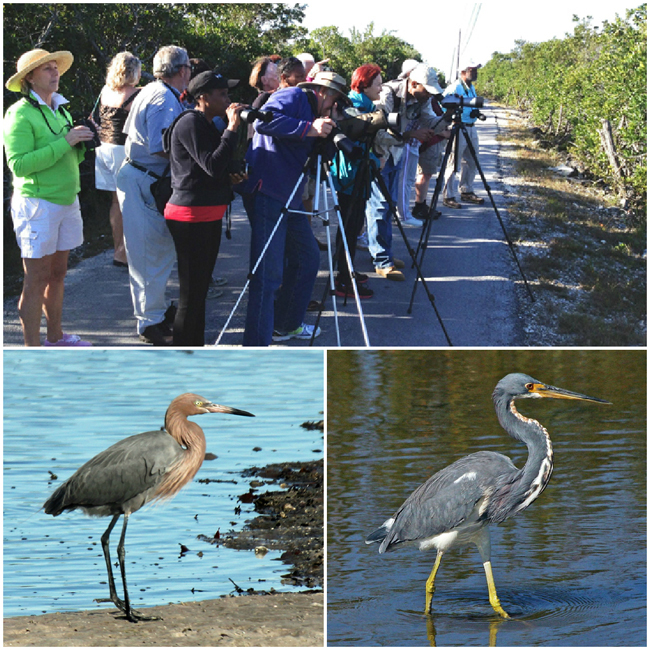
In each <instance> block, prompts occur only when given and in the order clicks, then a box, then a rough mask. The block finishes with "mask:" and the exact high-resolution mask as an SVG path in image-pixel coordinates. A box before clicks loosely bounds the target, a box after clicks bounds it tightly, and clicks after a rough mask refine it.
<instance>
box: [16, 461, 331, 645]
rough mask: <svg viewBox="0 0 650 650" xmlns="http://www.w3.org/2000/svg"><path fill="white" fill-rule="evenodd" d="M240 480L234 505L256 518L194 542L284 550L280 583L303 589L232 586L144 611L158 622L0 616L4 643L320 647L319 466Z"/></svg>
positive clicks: (105, 615)
mask: <svg viewBox="0 0 650 650" xmlns="http://www.w3.org/2000/svg"><path fill="white" fill-rule="evenodd" d="M243 476H244V477H246V478H250V479H251V480H250V482H249V491H248V492H246V493H244V494H241V495H239V501H240V502H241V503H246V504H251V503H252V504H253V505H254V508H255V512H256V513H257V516H255V517H254V518H252V519H251V520H249V521H247V522H246V525H245V526H244V528H243V529H242V530H241V531H237V532H229V533H227V534H223V533H217V534H215V536H214V537H208V536H205V535H200V536H199V537H200V538H201V539H202V540H203V541H206V542H208V543H212V544H224V545H226V546H228V547H231V548H239V549H254V550H255V552H256V553H264V552H266V551H265V549H267V550H271V549H273V550H281V551H283V554H282V556H281V560H282V562H283V563H285V564H286V565H287V573H286V574H285V575H283V584H287V585H292V586H298V587H304V588H305V591H303V592H299V593H277V592H275V591H274V590H270V591H260V590H254V589H248V590H243V589H241V588H239V587H238V585H235V591H236V594H235V595H230V596H223V597H221V598H218V599H214V600H206V601H202V602H193V603H177V604H171V605H164V606H158V607H150V608H142V611H143V612H146V613H147V614H150V615H153V616H159V617H161V618H162V619H163V620H162V621H141V622H139V623H137V624H134V623H128V622H127V621H126V620H125V619H124V617H123V616H122V615H121V614H120V612H119V611H118V610H116V609H111V608H107V609H105V610H99V611H98V610H92V611H82V612H66V613H55V614H43V615H40V616H17V617H12V618H5V619H4V621H3V625H4V645H5V646H135V645H138V646H142V645H145V646H225V647H228V646H240V647H251V646H286V647H306V646H323V644H324V636H323V626H324V597H323V592H322V587H323V559H324V550H323V513H324V509H323V461H322V459H321V460H319V461H309V462H305V463H278V464H273V465H268V466H266V467H261V468H259V467H253V468H251V469H249V470H247V471H246V472H244V474H243ZM269 487H272V488H273V489H264V488H269ZM277 488H280V489H277Z"/></svg>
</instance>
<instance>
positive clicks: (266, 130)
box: [242, 88, 316, 209]
mask: <svg viewBox="0 0 650 650" xmlns="http://www.w3.org/2000/svg"><path fill="white" fill-rule="evenodd" d="M309 92H311V91H304V90H302V89H300V88H283V89H282V90H277V91H276V92H274V93H273V94H272V95H271V98H270V99H269V100H268V101H267V102H266V104H264V110H265V111H272V112H273V119H272V120H271V121H270V122H266V123H265V122H260V121H259V120H257V121H256V122H255V135H254V136H253V141H252V144H251V146H250V148H249V150H248V153H247V154H246V162H247V163H248V164H249V166H250V168H249V172H248V180H247V181H246V182H245V183H244V184H243V186H242V191H244V192H249V193H252V192H255V191H259V192H261V193H262V194H266V195H267V196H270V197H271V198H273V199H277V200H278V201H281V202H282V203H286V202H287V201H288V199H289V197H290V196H291V192H292V191H293V189H294V187H295V185H296V183H297V182H298V178H300V174H302V172H303V168H304V165H305V162H307V158H309V154H310V153H311V150H312V149H313V147H314V143H315V141H316V138H314V137H309V138H308V137H307V133H308V132H309V129H310V128H311V125H312V123H313V121H314V120H315V119H316V115H315V114H314V109H313V108H312V105H311V103H310V100H309V97H308V95H307V93H309ZM304 183H305V179H303V182H302V183H301V186H300V187H299V188H298V190H297V191H296V193H295V194H294V197H293V200H292V201H291V204H290V207H291V208H294V209H296V208H297V209H300V208H301V197H302V190H303V188H304Z"/></svg>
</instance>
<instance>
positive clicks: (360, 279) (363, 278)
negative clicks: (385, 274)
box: [334, 271, 368, 284]
mask: <svg viewBox="0 0 650 650" xmlns="http://www.w3.org/2000/svg"><path fill="white" fill-rule="evenodd" d="M354 279H355V280H356V281H357V284H365V283H366V282H368V276H367V275H366V274H365V273H360V272H359V271H355V272H354ZM334 282H335V283H337V282H340V283H341V284H350V276H349V275H348V274H347V273H346V274H345V275H343V274H342V273H338V274H337V275H336V278H335V279H334Z"/></svg>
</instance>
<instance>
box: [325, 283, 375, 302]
mask: <svg viewBox="0 0 650 650" xmlns="http://www.w3.org/2000/svg"><path fill="white" fill-rule="evenodd" d="M357 291H358V292H359V299H360V300H364V299H366V298H372V297H373V296H374V295H375V292H374V291H373V290H372V289H370V288H368V287H366V286H365V285H363V284H357ZM334 293H335V294H336V295H337V296H338V297H339V298H352V299H354V287H353V286H352V285H351V284H343V283H342V282H337V283H336V285H335V288H334Z"/></svg>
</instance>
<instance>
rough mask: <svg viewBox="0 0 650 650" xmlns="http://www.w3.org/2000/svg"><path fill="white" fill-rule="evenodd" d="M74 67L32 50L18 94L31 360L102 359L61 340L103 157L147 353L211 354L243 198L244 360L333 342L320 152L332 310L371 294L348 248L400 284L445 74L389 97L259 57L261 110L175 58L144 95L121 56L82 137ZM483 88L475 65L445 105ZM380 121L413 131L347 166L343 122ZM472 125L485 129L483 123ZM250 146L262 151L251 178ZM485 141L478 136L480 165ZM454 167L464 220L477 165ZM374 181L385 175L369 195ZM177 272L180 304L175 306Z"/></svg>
mask: <svg viewBox="0 0 650 650" xmlns="http://www.w3.org/2000/svg"><path fill="white" fill-rule="evenodd" d="M73 60H74V59H73V55H72V54H71V53H70V52H67V51H59V52H54V53H49V52H47V51H45V50H42V49H36V50H31V51H29V52H27V53H25V54H23V55H22V56H21V57H20V58H19V59H18V62H17V71H16V74H14V75H13V76H12V77H11V78H10V79H9V80H8V81H7V83H6V87H7V88H8V89H9V90H10V91H14V92H16V93H20V95H21V97H20V99H19V100H18V101H17V102H15V103H14V104H13V105H12V106H10V108H9V109H8V110H7V112H6V114H5V121H4V146H5V151H6V159H7V163H8V166H9V169H10V170H11V172H12V174H13V195H12V199H11V214H12V219H13V225H14V230H15V233H16V238H17V241H18V245H19V246H20V249H21V255H22V260H23V270H24V281H23V289H22V294H21V296H20V299H19V302H18V312H19V316H20V321H21V324H22V328H23V334H24V340H25V345H26V346H39V345H44V346H59V347H71V346H72V347H83V346H89V345H91V343H89V342H87V341H85V340H83V339H81V338H80V337H79V336H78V335H76V334H74V333H70V332H64V331H63V329H62V312H63V296H64V280H65V276H66V271H67V268H68V255H69V251H70V250H71V249H73V248H75V247H78V246H80V245H81V244H82V242H83V223H82V218H81V212H80V207H79V199H78V194H79V191H80V175H79V164H80V163H81V162H82V161H83V160H84V158H85V155H86V153H87V151H89V150H92V149H94V152H95V187H96V188H97V189H99V190H103V191H107V192H110V193H111V196H112V201H111V204H110V211H109V217H110V224H111V229H112V234H113V240H114V253H113V264H114V265H115V266H116V267H123V268H124V269H125V270H127V271H128V277H129V283H130V289H131V297H132V301H133V311H134V315H135V318H136V321H137V334H138V335H139V337H140V339H141V340H143V341H145V342H147V343H150V344H152V345H155V346H171V345H173V346H203V345H205V343H206V341H205V322H206V297H207V296H208V294H209V292H210V291H211V290H213V289H214V285H215V283H217V284H218V283H219V280H215V277H214V273H215V265H216V261H217V256H218V253H219V247H220V243H221V235H222V224H223V221H224V216H225V215H226V214H227V212H228V210H229V206H230V204H231V203H232V201H233V199H234V198H235V194H238V195H240V196H241V197H242V200H243V205H244V208H245V210H246V213H247V216H248V220H249V224H250V229H251V231H250V262H249V269H250V270H251V271H254V272H253V273H251V274H249V278H250V283H249V291H248V304H247V312H246V321H245V329H244V334H243V341H242V342H243V345H245V346H268V345H270V344H271V343H272V342H274V341H287V340H290V339H312V338H313V337H316V336H318V335H319V334H320V328H318V327H315V326H313V325H309V324H307V323H306V315H307V312H308V310H309V309H314V303H315V304H316V306H318V304H319V303H318V301H314V300H312V293H313V290H314V285H315V281H316V277H317V274H318V270H319V267H320V263H321V261H320V250H319V244H320V245H321V248H322V242H319V241H318V240H317V239H316V237H315V236H314V232H313V230H312V224H311V220H310V211H311V210H312V206H313V200H314V194H315V183H314V176H315V171H316V170H315V169H310V170H307V171H306V169H305V165H306V163H307V161H308V160H312V159H314V158H315V156H314V155H312V154H313V153H314V148H315V147H316V146H317V145H318V148H317V150H318V151H322V152H323V157H324V159H325V160H326V162H327V165H328V172H329V173H330V174H331V178H332V184H333V186H334V187H335V190H336V193H337V197H336V198H337V203H338V205H339V207H340V213H341V215H342V223H343V229H342V232H341V231H339V233H338V236H337V243H338V245H337V246H336V259H335V260H334V263H335V264H336V265H337V267H338V268H337V271H338V273H337V276H336V281H335V293H336V295H337V296H340V297H344V298H348V297H352V296H353V295H354V292H353V279H354V284H355V285H356V288H357V295H358V296H359V298H361V299H364V298H370V297H372V295H373V291H372V289H370V287H369V286H368V279H369V278H368V276H367V275H366V274H363V273H360V272H354V274H353V275H351V273H350V267H351V265H350V264H349V263H348V255H346V251H345V249H346V246H343V245H341V242H342V237H343V236H345V240H346V242H347V249H348V252H349V258H350V260H351V261H352V262H353V261H354V257H355V253H356V250H357V248H364V247H365V246H364V240H365V241H366V242H367V248H368V250H369V252H370V255H371V257H372V263H373V265H374V269H375V272H376V275H377V277H378V278H382V279H386V280H392V281H402V280H404V275H403V273H402V271H401V270H400V269H402V268H404V262H403V261H402V260H399V259H397V258H396V257H395V256H394V255H393V245H392V242H393V235H392V232H393V231H392V220H393V219H394V218H399V219H401V220H402V223H403V225H405V226H422V224H423V222H424V220H426V218H428V217H430V216H432V215H431V214H429V213H430V212H431V211H430V210H429V208H428V206H427V203H426V198H427V191H428V184H429V180H430V179H431V177H432V175H434V174H435V173H436V172H438V171H439V170H438V166H439V164H440V160H441V151H442V149H443V148H444V143H445V142H446V138H448V137H449V135H450V123H449V120H448V119H447V118H446V117H445V115H444V112H443V111H442V110H441V108H440V104H439V100H441V98H442V94H443V90H442V88H441V87H440V85H439V79H438V73H437V71H436V70H435V69H434V68H432V67H430V66H429V65H427V64H425V63H418V62H417V61H405V62H404V65H403V68H402V74H401V75H400V76H399V78H398V79H396V80H394V81H388V82H384V80H383V78H382V71H381V69H380V68H379V66H377V65H374V64H370V63H369V64H365V65H362V66H360V67H359V68H357V69H356V70H355V71H354V74H353V75H352V79H351V84H350V86H351V89H350V90H349V91H348V89H347V87H346V80H345V79H344V78H343V77H342V76H340V75H339V74H337V73H336V72H334V71H331V70H329V69H328V66H327V61H324V62H319V63H316V62H315V61H314V59H313V57H311V56H310V55H308V54H303V55H299V56H298V57H289V58H286V59H280V57H277V56H269V57H263V58H261V59H259V60H258V61H256V62H255V63H254V65H253V68H252V73H251V76H250V80H249V82H250V84H251V86H253V87H254V88H256V89H257V91H258V97H257V99H256V100H255V102H254V103H253V105H252V107H247V106H245V105H243V104H239V103H232V102H231V100H230V97H229V91H230V90H231V89H232V88H234V87H235V86H237V85H238V84H239V80H234V79H228V78H227V77H225V76H223V75H222V74H220V73H219V72H218V71H217V70H215V69H213V68H212V67H210V66H209V65H208V64H206V63H205V62H204V61H202V60H200V59H190V58H189V56H188V53H187V51H186V50H185V49H184V48H182V47H177V46H173V45H171V46H166V47H163V48H161V49H160V50H159V51H158V52H157V53H156V55H155V57H154V59H153V77H154V81H152V82H150V83H148V84H146V85H144V86H142V87H141V86H140V78H141V72H142V68H141V62H140V60H139V59H138V58H137V57H136V56H134V55H133V54H131V53H129V52H121V53H120V54H118V55H117V56H115V57H114V59H113V60H112V61H111V63H110V65H109V67H108V71H107V76H106V84H105V86H104V87H103V88H102V90H101V93H100V94H99V97H98V99H97V102H96V105H95V108H94V109H93V111H92V115H91V116H90V119H87V120H82V122H81V123H77V124H75V123H74V122H73V120H72V117H71V115H70V112H69V111H68V109H67V108H66V105H67V103H68V101H67V100H66V99H65V97H63V96H62V95H61V94H60V93H59V82H60V78H61V76H62V75H63V74H65V73H66V72H67V71H68V70H69V69H70V67H71V66H72V65H73ZM475 72H476V68H475V67H471V66H468V67H467V68H466V69H465V70H463V72H462V74H461V77H460V79H459V80H458V81H457V82H456V83H455V84H452V86H451V87H450V88H448V90H447V92H449V91H451V92H454V93H458V94H465V95H467V96H473V95H475V90H474V88H473V85H472V81H473V80H474V79H475ZM244 109H249V110H250V109H256V110H258V111H259V109H262V111H263V115H262V113H254V115H259V117H260V118H262V119H252V118H246V120H243V119H242V112H243V111H244ZM377 111H383V112H384V113H385V114H389V113H397V114H399V116H400V128H399V130H396V129H389V128H386V129H382V130H380V131H378V132H377V133H376V134H375V136H374V137H373V138H372V140H371V141H368V140H367V139H364V140H363V141H360V142H357V143H356V145H358V147H357V154H355V156H350V155H349V154H348V153H346V152H345V151H343V150H338V149H337V147H336V146H335V145H334V138H333V137H332V136H333V134H334V133H335V132H336V131H338V128H337V123H338V122H340V121H341V119H343V118H345V117H346V116H347V117H349V116H350V115H351V114H352V115H361V114H365V113H374V112H377ZM244 115H245V114H244ZM249 120H250V121H249ZM463 121H464V122H465V121H466V120H465V116H463ZM466 123H467V124H468V125H470V126H471V124H472V123H473V121H472V120H471V118H470V117H469V114H468V117H467V121H466ZM244 129H247V130H248V145H247V150H246V154H245V163H246V164H241V162H242V161H239V160H237V157H238V151H239V150H241V144H240V143H241V141H242V140H241V136H245V134H243V133H240V132H241V131H243V130H244ZM475 136H476V134H475V131H474V132H473V133H472V138H473V139H474V140H473V141H474V146H475V148H476V151H478V141H477V140H476V138H475ZM359 148H360V150H361V151H362V155H361V156H359V155H358V151H359ZM463 149H464V148H463ZM458 158H459V164H458V165H456V164H455V162H454V161H453V160H452V161H451V164H449V165H448V167H447V171H446V172H445V175H446V177H445V181H446V182H445V189H444V195H443V204H444V205H446V206H447V207H450V208H452V209H454V208H459V207H461V203H460V201H465V202H471V203H479V202H482V199H480V198H478V197H477V196H476V195H475V194H474V192H473V188H472V182H473V177H474V174H475V168H474V163H473V161H472V158H471V157H470V156H468V155H467V154H466V152H465V151H464V150H461V151H459V153H458ZM362 161H363V162H362ZM368 161H372V162H371V163H368ZM366 163H368V164H366ZM366 166H371V167H372V169H373V170H375V171H374V174H375V175H374V176H373V175H369V176H368V178H367V179H366V178H365V173H366V170H365V167H366ZM456 167H458V170H459V171H460V194H458V189H459V188H458V180H457V174H456ZM362 168H364V179H363V183H360V180H361V179H360V178H358V174H359V170H360V169H362ZM379 175H381V178H382V179H383V181H384V182H383V183H379V182H378V176H379ZM299 181H300V182H299ZM361 185H363V187H361ZM380 185H381V186H383V187H381V186H380ZM414 189H415V205H414V207H413V208H412V209H411V207H410V198H411V194H412V192H413V190H414ZM459 199H460V201H459ZM395 205H396V206H397V209H396V210H395V209H394V208H393V206H395ZM174 264H177V269H178V281H179V296H178V301H177V304H175V305H174V304H173V303H172V304H169V303H168V302H167V297H166V289H167V283H168V280H169V278H170V275H171V272H172V269H173V267H174ZM216 268H217V269H218V265H216ZM220 282H221V283H223V282H225V281H224V280H221V281H220ZM43 315H44V316H45V321H46V335H45V339H44V340H43V341H41V323H42V316H43ZM314 330H316V331H314Z"/></svg>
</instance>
